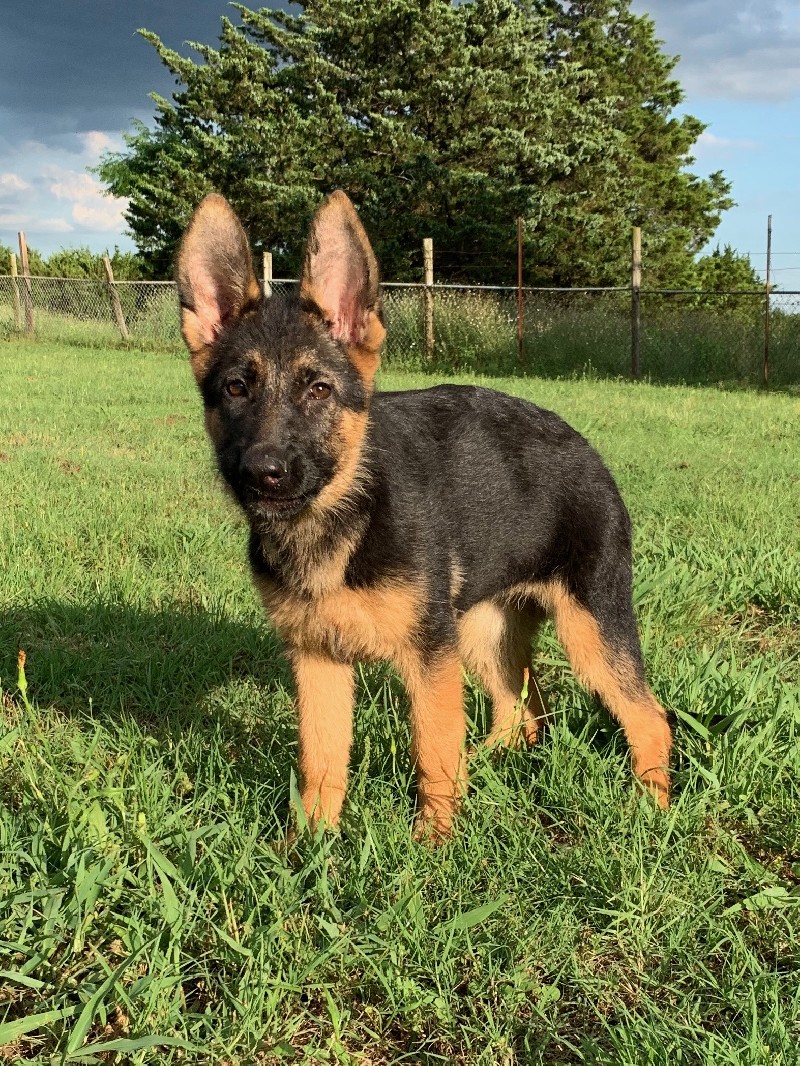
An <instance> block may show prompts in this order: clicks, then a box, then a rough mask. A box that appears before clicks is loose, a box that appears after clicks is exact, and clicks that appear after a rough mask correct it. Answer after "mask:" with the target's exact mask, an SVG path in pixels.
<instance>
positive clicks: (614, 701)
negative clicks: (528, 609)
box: [539, 581, 672, 807]
mask: <svg viewBox="0 0 800 1066" xmlns="http://www.w3.org/2000/svg"><path fill="white" fill-rule="evenodd" d="M539 598H540V599H541V600H542V602H543V603H544V604H545V605H546V606H547V608H548V609H549V610H550V611H552V614H553V617H554V619H555V624H556V633H557V634H558V639H559V640H560V641H561V643H562V644H563V646H564V650H565V651H566V653H567V655H568V657H569V660H570V663H571V665H572V669H573V670H574V671H575V675H576V677H577V678H578V680H579V681H580V682H581V683H582V684H583V685H585V686H586V688H588V689H589V690H590V691H591V692H594V693H595V694H596V695H597V696H599V697H600V699H601V700H602V701H603V703H604V704H605V705H606V707H607V708H608V710H609V711H610V713H611V714H612V715H613V716H614V717H615V718H616V719H617V721H618V722H619V724H620V725H621V726H622V728H623V730H624V732H625V736H626V737H627V740H628V744H629V745H630V749H631V755H632V758H633V769H634V772H635V773H636V775H637V777H639V779H640V780H641V781H642V782H643V784H645V785H646V786H647V787H648V788H649V789H650V790H651V791H652V792H653V793H654V795H655V797H656V800H657V802H658V803H659V804H660V805H661V806H662V807H666V806H667V804H668V803H669V756H670V750H671V747H672V732H671V730H670V727H669V723H668V722H667V715H666V712H665V711H664V708H663V707H662V706H661V705H660V704H659V703H658V701H657V700H656V698H655V696H653V694H652V692H651V691H650V689H649V688H648V686H647V682H646V681H645V677H644V668H643V665H642V658H641V651H640V648H639V638H638V635H637V633H636V623H635V621H634V617H633V607H632V605H631V603H630V596H629V594H626V595H624V596H623V595H619V596H617V597H616V602H615V604H614V610H613V612H609V616H610V617H611V618H613V621H609V619H608V618H604V621H603V623H602V624H601V623H600V622H599V621H598V619H597V618H596V617H595V615H594V614H593V613H592V612H591V611H590V610H589V609H588V608H587V607H585V606H583V605H582V604H581V603H579V601H578V600H577V599H576V597H575V596H573V595H572V594H570V593H569V592H568V591H567V589H566V588H565V587H564V586H563V585H561V584H560V583H559V582H555V581H554V582H549V583H548V584H546V585H543V586H541V589H540V593H539Z"/></svg>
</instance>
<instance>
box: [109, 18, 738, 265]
mask: <svg viewBox="0 0 800 1066" xmlns="http://www.w3.org/2000/svg"><path fill="white" fill-rule="evenodd" d="M300 6H301V8H302V11H301V13H300V14H299V15H290V14H287V13H285V12H281V11H269V10H266V9H262V10H261V11H251V10H249V9H247V8H244V7H239V8H238V10H239V12H240V15H241V19H242V23H241V26H238V27H235V26H234V25H233V24H232V23H231V22H230V21H229V20H227V19H223V25H222V35H221V38H220V44H219V47H218V48H216V49H214V48H211V47H209V46H206V45H200V44H197V45H194V46H193V47H195V48H196V49H197V51H198V52H199V54H200V58H201V60H202V62H201V63H196V62H193V61H192V60H190V59H186V58H184V57H182V56H180V55H178V54H177V53H176V52H174V51H172V50H170V49H168V48H166V47H165V46H164V45H163V43H162V42H161V41H160V40H159V39H158V37H156V36H155V35H154V34H151V33H147V32H144V31H143V33H144V36H145V37H146V39H147V40H148V41H150V43H151V44H152V45H153V46H154V47H155V48H156V50H157V52H158V54H159V56H160V57H161V59H162V61H163V62H164V63H165V64H166V66H167V67H168V69H169V70H170V71H171V72H172V73H173V74H174V75H175V77H176V79H177V81H178V83H179V86H180V88H179V91H177V92H176V93H175V95H174V98H173V100H172V102H168V101H166V100H164V99H162V98H159V97H156V98H154V99H155V103H156V109H157V114H156V125H155V128H154V129H152V130H150V129H148V128H146V127H145V126H143V125H139V126H138V127H136V128H135V129H134V130H133V132H132V133H131V135H130V136H129V137H128V148H127V151H125V152H123V153H121V154H117V155H109V156H107V157H106V158H105V159H104V161H103V162H102V164H101V166H100V168H99V172H100V175H101V177H102V178H103V179H104V181H105V182H106V183H107V184H108V185H109V187H110V189H111V191H112V192H113V193H114V194H115V195H117V196H126V197H129V199H130V208H129V211H128V214H127V218H128V222H129V225H130V228H131V231H132V233H133V235H134V237H135V239H136V241H137V244H138V246H139V249H140V251H141V252H142V253H143V254H144V256H145V257H146V258H147V260H148V261H149V263H150V268H151V270H152V271H153V272H154V273H165V272H168V270H169V266H168V263H169V259H170V257H171V254H172V252H173V250H174V247H175V244H176V242H177V239H178V237H179V235H180V232H181V230H182V228H183V227H184V225H185V224H186V221H187V220H188V217H189V215H190V213H191V211H192V208H193V207H194V206H195V204H196V203H197V201H198V200H199V199H200V197H201V196H202V195H203V193H204V192H206V191H208V190H209V189H211V188H214V189H217V190H218V191H220V192H223V193H224V194H225V195H226V196H228V198H229V199H230V200H231V202H232V203H233V205H234V207H235V208H236V210H237V211H238V213H239V214H240V215H241V217H242V219H243V221H244V222H245V225H246V226H247V228H248V230H249V232H250V234H251V237H252V238H253V240H254V243H255V245H256V248H257V249H258V248H264V249H269V250H271V251H273V252H274V253H276V255H277V263H276V266H277V269H278V270H279V271H280V272H286V273H294V272H295V271H296V269H297V265H298V260H299V256H300V253H301V249H302V242H303V237H304V234H305V231H306V227H307V224H308V220H309V218H310V216H311V214H312V212H313V210H314V209H315V207H316V206H317V204H318V203H319V200H320V198H321V197H322V196H323V195H324V194H325V193H326V192H328V191H330V190H331V189H333V188H336V187H341V188H344V189H345V190H346V191H347V192H348V193H349V194H350V195H351V197H352V198H353V199H354V200H355V202H356V203H357V204H358V206H359V208H360V210H361V213H362V216H363V218H364V221H365V223H366V225H367V227H368V229H369V232H370V235H371V237H372V238H373V240H374V244H375V247H376V251H377V252H378V255H379V258H380V261H381V264H382V267H383V271H384V276H386V277H388V278H397V279H403V278H417V277H419V268H420V253H419V248H420V244H421V240H422V238H423V237H433V238H434V243H435V247H436V267H437V275H438V276H439V277H440V278H451V279H456V278H461V279H469V280H475V281H501V280H511V278H512V277H513V273H514V263H515V254H514V252H515V240H516V217H517V216H518V215H520V216H522V217H523V219H524V220H525V241H526V263H527V264H528V266H527V270H526V274H527V278H526V280H528V281H530V282H535V283H539V284H548V283H558V284H581V283H584V284H611V283H615V282H620V281H623V280H624V278H625V276H626V273H627V269H628V260H629V253H628V246H629V235H630V226H631V224H633V223H635V222H640V223H641V224H642V225H643V227H644V229H645V233H646V245H645V247H646V253H647V256H648V259H647V260H646V261H647V263H648V267H649V266H651V265H652V267H653V270H654V271H655V269H656V265H657V269H658V271H659V272H660V273H659V280H661V279H662V277H663V279H664V280H671V281H674V280H675V279H676V278H677V277H678V275H680V273H681V271H683V272H685V271H686V270H688V269H690V268H691V264H692V259H693V255H694V253H695V252H696V250H697V248H698V247H700V246H702V244H704V243H705V242H706V240H707V239H708V237H709V236H710V234H711V233H712V232H713V228H714V225H715V224H716V220H717V217H718V212H719V210H721V209H722V208H723V207H724V206H726V197H727V191H728V190H727V186H726V184H725V182H724V180H723V179H722V178H721V176H718V175H712V176H711V178H709V179H705V180H701V179H698V178H695V177H692V176H691V175H687V174H686V173H685V172H684V170H683V169H682V168H683V165H684V164H685V163H687V162H688V161H689V158H690V157H689V156H688V151H689V148H690V146H691V144H692V143H693V141H694V139H696V137H697V136H698V135H699V133H700V131H701V130H702V128H703V127H702V125H701V124H700V123H699V122H697V120H695V119H690V118H687V117H684V118H682V119H675V118H672V117H671V111H672V110H673V109H674V107H675V106H676V104H677V103H678V102H679V101H680V98H681V94H680V89H679V87H678V86H677V83H675V82H674V81H671V80H670V72H671V70H672V66H673V61H672V60H670V59H669V58H667V57H664V56H663V55H662V54H661V52H660V50H659V46H658V42H657V41H656V40H655V37H654V30H653V26H652V23H651V22H650V20H649V19H646V18H640V17H637V16H633V15H631V14H630V12H629V11H628V5H627V3H620V4H618V5H613V4H609V3H605V2H603V0H597V2H586V3H578V4H570V5H561V4H557V3H552V2H540V3H528V2H524V3H523V2H516V0H469V2H465V3H458V4H454V3H451V2H449V0H362V2H361V3H359V4H358V5H353V4H350V3H347V2H345V0H303V2H302V3H301V4H300Z"/></svg>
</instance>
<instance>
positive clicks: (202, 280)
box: [177, 193, 384, 525]
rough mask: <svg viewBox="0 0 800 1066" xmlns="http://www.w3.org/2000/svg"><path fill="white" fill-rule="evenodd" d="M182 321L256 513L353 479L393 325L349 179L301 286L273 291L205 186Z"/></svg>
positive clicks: (323, 502)
mask: <svg viewBox="0 0 800 1066" xmlns="http://www.w3.org/2000/svg"><path fill="white" fill-rule="evenodd" d="M177 277H178V289H179V295H180V301H181V326H182V332H183V336H184V339H185V341H186V343H187V346H188V347H189V351H190V353H191V358H192V368H193V370H194V374H195V378H196V380H197V383H198V385H199V387H200V391H201V393H202V396H203V400H204V403H205V409H206V427H207V429H208V432H209V436H210V437H211V439H212V441H213V443H214V446H215V449H216V452H217V459H218V462H219V467H220V471H221V473H222V475H223V477H224V478H225V480H226V482H227V483H228V485H229V486H230V488H231V489H232V490H233V492H234V494H235V495H236V498H237V499H238V500H239V502H240V504H241V505H242V507H243V508H244V510H245V511H246V513H247V514H248V516H249V517H250V518H251V519H252V520H253V521H254V522H256V523H258V524H259V525H263V524H264V523H265V522H267V523H271V524H276V523H277V524H280V523H285V522H286V521H290V520H291V519H292V518H294V517H295V516H297V515H299V514H300V513H301V512H305V511H307V510H311V511H320V510H325V509H326V508H330V507H335V506H336V505H337V503H338V502H339V501H340V500H341V499H342V497H343V496H345V495H346V493H347V490H348V488H349V487H350V486H351V485H352V483H353V479H354V477H355V471H356V468H357V465H358V457H359V455H360V450H361V443H362V439H363V435H364V431H365V428H366V422H367V410H368V404H369V398H370V395H371V392H372V383H373V378H374V374H375V371H376V369H377V366H378V352H379V349H380V345H381V343H382V341H383V337H384V330H383V326H382V324H381V321H380V290H379V286H378V277H377V265H376V263H375V257H374V255H373V253H372V249H371V248H370V245H369V242H368V240H367V237H366V234H365V233H364V230H363V227H362V226H361V223H360V222H359V220H358V216H357V215H356V213H355V210H354V209H353V206H352V204H351V203H350V201H349V200H348V199H347V197H346V196H345V195H344V194H343V193H334V194H333V195H332V196H331V197H329V198H328V199H327V200H326V201H325V203H324V204H323V205H322V207H321V208H320V210H319V211H318V212H317V215H316V217H315V219H314V222H313V224H312V228H311V234H310V237H309V242H308V247H307V250H306V256H305V261H304V266H303V273H302V278H301V284H300V294H299V296H292V297H282V296H273V297H270V298H269V299H266V300H265V299H264V297H263V295H262V293H261V289H260V287H259V285H258V282H257V280H256V278H255V274H254V272H253V266H252V259H251V256H250V251H249V248H248V245H247V239H246V237H245V235H244V232H243V230H242V228H241V225H240V224H239V221H238V219H237V218H236V216H235V215H234V213H233V211H232V210H231V208H230V207H229V205H228V204H227V202H226V201H225V200H224V199H223V198H222V197H220V196H209V197H207V198H206V199H205V200H204V201H203V202H202V203H201V205H200V207H198V209H197V211H196V212H195V215H194V218H193V219H192V222H191V224H190V226H189V228H188V230H187V231H186V234H185V236H184V238H183V242H182V244H181V249H180V252H179V255H178V269H177Z"/></svg>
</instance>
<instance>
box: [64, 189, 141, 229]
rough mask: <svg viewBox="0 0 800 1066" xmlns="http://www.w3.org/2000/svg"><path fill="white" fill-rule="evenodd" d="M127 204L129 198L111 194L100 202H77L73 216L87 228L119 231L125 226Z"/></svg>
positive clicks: (73, 209)
mask: <svg viewBox="0 0 800 1066" xmlns="http://www.w3.org/2000/svg"><path fill="white" fill-rule="evenodd" d="M127 206H128V201H127V200H118V199H116V198H114V197H110V196H109V197H106V198H105V199H104V200H103V201H101V202H100V203H95V204H82V203H79V204H75V205H74V206H73V208H72V217H73V219H74V220H75V221H76V222H78V223H80V225H82V226H85V227H86V228H87V229H90V230H94V231H99V230H102V231H105V230H114V231H116V232H117V233H119V232H120V231H121V230H122V229H123V228H124V226H125V219H124V217H123V211H124V210H125V208H126V207H127Z"/></svg>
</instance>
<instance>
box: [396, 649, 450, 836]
mask: <svg viewBox="0 0 800 1066" xmlns="http://www.w3.org/2000/svg"><path fill="white" fill-rule="evenodd" d="M399 665H400V672H401V675H402V677H403V680H404V682H405V685H406V688H407V689H408V694H409V696H410V697H411V730H412V743H411V757H412V759H413V762H414V766H415V768H416V772H417V790H418V793H419V824H420V829H421V830H422V831H423V832H425V831H426V830H427V829H428V828H429V829H430V830H432V831H433V833H434V835H435V836H437V837H443V836H446V835H447V834H448V833H449V832H450V828H451V825H452V821H453V816H454V814H455V811H456V807H457V804H458V800H459V797H460V795H461V794H462V793H463V791H464V788H465V787H466V764H465V759H464V739H465V735H466V719H465V716H464V695H463V687H462V681H461V663H460V661H459V658H458V655H457V653H456V652H455V651H452V652H450V653H448V654H446V655H444V656H443V657H441V658H440V659H439V660H438V661H437V662H435V663H434V664H432V665H425V664H423V663H421V662H420V661H419V660H418V659H415V658H410V659H407V660H406V661H405V662H403V663H401V664H399Z"/></svg>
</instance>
